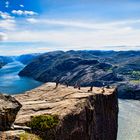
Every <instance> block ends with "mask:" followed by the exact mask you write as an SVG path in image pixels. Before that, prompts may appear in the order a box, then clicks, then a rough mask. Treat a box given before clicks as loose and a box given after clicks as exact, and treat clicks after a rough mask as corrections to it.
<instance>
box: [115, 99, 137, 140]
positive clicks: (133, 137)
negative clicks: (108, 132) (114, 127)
mask: <svg viewBox="0 0 140 140" xmlns="http://www.w3.org/2000/svg"><path fill="white" fill-rule="evenodd" d="M118 124H119V126H118V139H117V140H140V101H139V100H121V99H119V118H118Z"/></svg>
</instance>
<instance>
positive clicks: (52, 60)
mask: <svg viewBox="0 0 140 140" xmlns="http://www.w3.org/2000/svg"><path fill="white" fill-rule="evenodd" d="M88 54H90V52H79V53H77V52H75V51H69V52H62V51H58V52H49V53H45V54H43V55H40V56H39V57H38V58H36V59H34V60H33V61H32V62H31V63H29V65H27V66H26V67H25V68H24V69H23V70H22V71H21V72H20V73H19V75H20V76H28V77H33V78H34V79H36V80H39V81H42V82H55V81H59V82H60V83H68V84H69V85H73V86H74V85H76V84H80V85H81V86H92V85H93V86H103V85H104V84H105V85H108V84H112V83H115V82H118V81H122V80H123V78H122V77H121V76H118V75H116V74H115V73H113V72H112V69H114V66H113V65H111V64H110V63H105V62H101V61H98V58H97V56H94V54H92V53H91V54H90V55H88Z"/></svg>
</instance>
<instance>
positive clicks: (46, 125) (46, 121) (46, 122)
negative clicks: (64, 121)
mask: <svg viewBox="0 0 140 140" xmlns="http://www.w3.org/2000/svg"><path fill="white" fill-rule="evenodd" d="M58 123H59V119H58V116H56V115H39V116H35V117H33V118H32V119H31V121H30V122H29V123H28V124H27V125H28V126H29V127H31V128H32V130H39V131H42V132H43V131H46V130H47V129H51V128H54V127H55V126H57V125H58Z"/></svg>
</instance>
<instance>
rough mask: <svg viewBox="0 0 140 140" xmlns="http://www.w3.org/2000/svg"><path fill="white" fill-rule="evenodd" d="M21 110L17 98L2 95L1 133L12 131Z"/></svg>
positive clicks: (0, 111) (0, 103) (0, 106)
mask: <svg viewBox="0 0 140 140" xmlns="http://www.w3.org/2000/svg"><path fill="white" fill-rule="evenodd" d="M20 108H21V104H20V103H19V102H18V101H17V100H16V99H15V98H13V97H11V96H8V95H2V94H0V131H4V130H8V129H10V127H11V125H12V124H13V122H14V121H15V118H16V114H17V112H18V111H19V109H20Z"/></svg>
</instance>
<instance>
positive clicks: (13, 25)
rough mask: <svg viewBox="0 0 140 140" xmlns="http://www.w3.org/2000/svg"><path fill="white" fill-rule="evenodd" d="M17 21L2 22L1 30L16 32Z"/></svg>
mask: <svg viewBox="0 0 140 140" xmlns="http://www.w3.org/2000/svg"><path fill="white" fill-rule="evenodd" d="M15 28H16V21H15V20H13V19H6V20H0V29H2V30H12V31H13V30H15Z"/></svg>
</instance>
